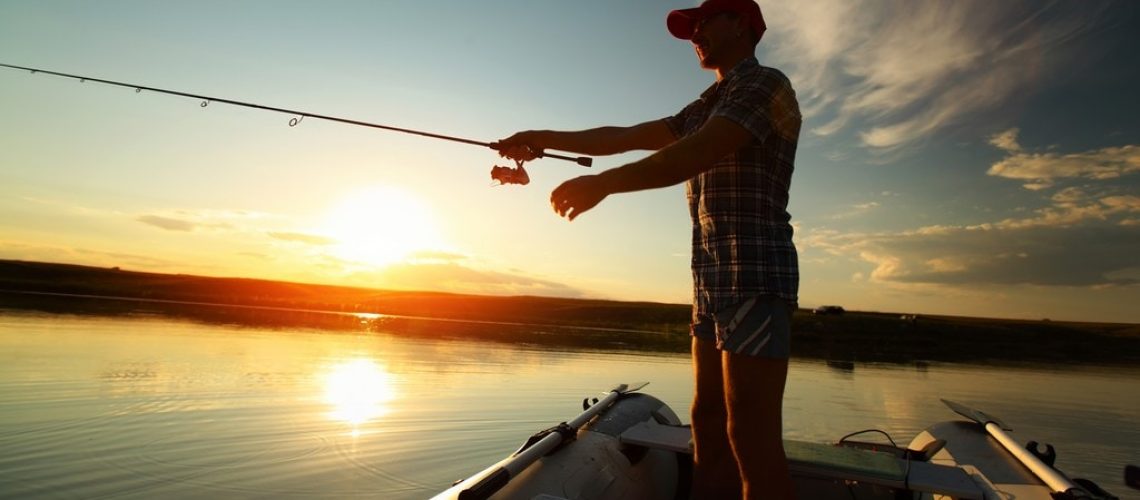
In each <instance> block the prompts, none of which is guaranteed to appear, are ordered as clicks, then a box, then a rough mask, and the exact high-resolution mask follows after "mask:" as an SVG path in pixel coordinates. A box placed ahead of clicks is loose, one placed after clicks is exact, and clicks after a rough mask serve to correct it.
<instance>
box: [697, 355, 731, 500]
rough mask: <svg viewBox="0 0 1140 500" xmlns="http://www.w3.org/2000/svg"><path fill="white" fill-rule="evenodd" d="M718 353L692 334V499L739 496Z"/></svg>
mask: <svg viewBox="0 0 1140 500" xmlns="http://www.w3.org/2000/svg"><path fill="white" fill-rule="evenodd" d="M720 363H721V352H720V350H719V349H717V348H716V342H715V341H714V340H705V339H700V338H698V337H696V336H694V337H693V368H694V371H695V373H696V386H695V388H694V391H693V408H692V415H691V419H692V424H693V492H692V498H693V499H719V498H726V499H735V498H740V491H741V489H740V485H741V483H740V469H739V468H738V466H737V465H736V459H735V458H734V456H733V453H732V448H731V447H730V445H729V442H728V432H727V429H728V425H727V424H728V411H727V409H726V408H725V401H726V400H725V394H724V382H723V379H722V378H721V376H722V373H724V370H723V368H722V367H721V364H720Z"/></svg>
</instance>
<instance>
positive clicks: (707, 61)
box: [665, 0, 768, 69]
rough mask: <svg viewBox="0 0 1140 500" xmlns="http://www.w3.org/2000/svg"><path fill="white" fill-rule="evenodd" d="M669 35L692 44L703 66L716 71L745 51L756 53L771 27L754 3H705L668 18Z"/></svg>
mask: <svg viewBox="0 0 1140 500" xmlns="http://www.w3.org/2000/svg"><path fill="white" fill-rule="evenodd" d="M665 25H666V26H667V27H668V28H669V33H672V34H673V36H675V37H677V38H680V39H682V40H689V41H691V42H693V46H694V49H695V50H696V51H697V57H698V58H699V59H700V61H701V66H702V67H705V68H708V69H717V68H720V66H721V65H722V64H723V63H725V62H727V61H725V59H731V58H733V57H732V56H733V54H734V53H736V52H739V51H742V50H747V51H748V52H749V53H751V52H754V51H755V50H756V44H757V43H759V42H760V38H761V37H763V36H764V31H766V30H767V28H768V26H767V25H766V24H765V23H764V15H763V14H761V13H760V6H759V5H756V2H755V0H705V1H704V2H701V4H700V5H699V6H697V7H694V8H691V9H679V10H674V11H672V12H670V13H669V16H668V17H666V18H665Z"/></svg>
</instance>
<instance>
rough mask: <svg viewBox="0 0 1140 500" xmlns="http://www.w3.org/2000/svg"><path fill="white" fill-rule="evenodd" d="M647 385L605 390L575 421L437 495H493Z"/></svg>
mask: <svg viewBox="0 0 1140 500" xmlns="http://www.w3.org/2000/svg"><path fill="white" fill-rule="evenodd" d="M648 384H649V382H639V383H635V384H621V385H619V386H617V387H614V388H613V389H611V390H610V391H609V392H607V393H606V395H605V396H604V397H603V398H602V399H600V400H598V401H597V402H596V403H594V404H593V405H591V406H590V407H589V408H586V411H583V412H582V414H581V415H578V416H577V417H575V418H574V420H571V421H569V422H563V423H562V424H561V425H559V426H558V427H556V428H555V429H556V430H554V431H553V432H549V433H548V434H546V435H545V436H542V437H541V438H540V439H538V441H536V442H534V443H533V444H531V441H533V440H534V438H535V437H537V436H538V435H535V436H534V437H532V438H531V439H530V440H527V444H524V445H523V447H522V448H519V450H518V451H516V452H514V453H513V454H512V455H511V456H509V457H507V458H506V459H504V460H502V461H500V462H499V463H497V464H495V465H492V466H491V467H488V468H487V469H484V470H483V471H482V472H480V473H479V474H476V475H474V476H471V477H470V478H469V479H467V480H465V481H463V482H461V483H459V485H457V486H456V487H454V488H452V489H450V490H448V491H445V492H444V493H442V494H440V495H439V496H437V497H436V498H437V499H442V498H456V497H452V496H450V495H452V494H454V493H452V492H454V491H456V490H458V491H459V494H458V496H457V498H459V500H484V499H486V498H489V497H490V496H491V495H493V494H495V492H496V491H499V490H500V489H502V487H503V486H506V485H507V483H509V482H510V481H511V479H512V478H514V477H517V476H518V475H519V473H521V472H522V471H524V470H526V468H527V467H529V466H530V465H531V464H533V463H535V462H537V461H538V459H539V458H542V457H543V456H544V455H546V454H547V453H550V451H551V450H553V449H555V448H557V447H558V445H560V444H562V442H563V441H569V440H571V439H574V436H575V435H576V434H577V433H578V429H579V428H580V427H582V426H583V425H585V423H586V422H589V421H590V419H591V418H594V416H596V415H597V414H599V413H601V412H603V411H605V410H606V408H609V407H610V405H612V404H614V402H615V401H617V400H618V398H620V397H621V396H622V395H625V394H629V393H631V392H635V391H638V390H641V388H642V387H645V386H646V385H648ZM528 444H529V446H528Z"/></svg>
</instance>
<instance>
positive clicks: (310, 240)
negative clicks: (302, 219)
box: [265, 231, 336, 246]
mask: <svg viewBox="0 0 1140 500" xmlns="http://www.w3.org/2000/svg"><path fill="white" fill-rule="evenodd" d="M265 234H267V235H269V237H270V238H274V239H278V240H282V241H290V242H295V243H304V244H306V245H318V246H320V245H331V244H333V243H335V242H336V240H334V239H332V238H329V237H326V236H320V235H315V234H305V233H294V232H288V231H268V232H266V233H265Z"/></svg>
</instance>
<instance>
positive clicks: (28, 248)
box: [0, 240, 178, 270]
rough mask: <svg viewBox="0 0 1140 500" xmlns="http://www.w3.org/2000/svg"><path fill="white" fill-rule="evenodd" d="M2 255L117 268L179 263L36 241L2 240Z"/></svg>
mask: <svg viewBox="0 0 1140 500" xmlns="http://www.w3.org/2000/svg"><path fill="white" fill-rule="evenodd" d="M0 258H5V259H15V260H26V261H39V262H67V263H72V264H80V265H89V266H102V267H116V266H123V267H126V266H130V267H138V268H144V269H151V270H153V269H170V268H174V267H175V266H177V265H178V263H176V262H174V261H170V260H166V259H161V258H156V257H154V256H152V255H142V254H131V253H122V252H108V251H105V250H97V249H92V248H85V247H72V246H61V245H51V244H43V243H33V242H27V241H16V240H0Z"/></svg>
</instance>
